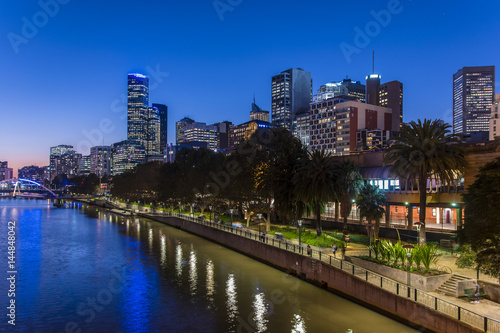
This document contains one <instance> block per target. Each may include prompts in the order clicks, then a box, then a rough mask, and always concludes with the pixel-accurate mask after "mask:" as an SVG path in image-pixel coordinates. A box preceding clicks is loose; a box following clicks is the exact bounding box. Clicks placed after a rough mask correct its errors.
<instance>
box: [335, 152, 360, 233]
mask: <svg viewBox="0 0 500 333" xmlns="http://www.w3.org/2000/svg"><path fill="white" fill-rule="evenodd" d="M335 176H336V182H335V192H336V193H337V201H338V202H340V215H341V216H342V217H343V218H344V228H343V234H344V236H342V239H344V237H345V235H347V218H348V217H349V214H351V210H352V200H354V198H356V194H357V193H358V191H359V189H360V187H361V185H362V184H363V177H361V174H360V173H359V169H358V168H357V167H356V166H355V165H354V163H353V162H351V161H345V162H342V163H340V164H337V165H336V167H335Z"/></svg>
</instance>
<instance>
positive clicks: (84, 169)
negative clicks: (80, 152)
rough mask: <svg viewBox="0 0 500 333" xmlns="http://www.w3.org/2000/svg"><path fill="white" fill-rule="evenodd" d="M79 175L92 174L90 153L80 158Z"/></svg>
mask: <svg viewBox="0 0 500 333" xmlns="http://www.w3.org/2000/svg"><path fill="white" fill-rule="evenodd" d="M78 175H79V176H88V175H90V155H86V156H82V159H81V160H80V168H79V169H78Z"/></svg>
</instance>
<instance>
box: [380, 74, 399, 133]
mask: <svg viewBox="0 0 500 333" xmlns="http://www.w3.org/2000/svg"><path fill="white" fill-rule="evenodd" d="M378 105H379V106H383V107H386V108H390V109H392V130H393V131H399V129H400V128H401V126H402V125H403V84H402V83H401V82H399V81H390V82H386V83H382V84H381V85H380V87H379V104H378Z"/></svg>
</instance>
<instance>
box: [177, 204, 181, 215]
mask: <svg viewBox="0 0 500 333" xmlns="http://www.w3.org/2000/svg"><path fill="white" fill-rule="evenodd" d="M177 203H178V204H179V215H181V202H180V201H178V202H177Z"/></svg>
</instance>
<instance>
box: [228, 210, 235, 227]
mask: <svg viewBox="0 0 500 333" xmlns="http://www.w3.org/2000/svg"><path fill="white" fill-rule="evenodd" d="M233 211H234V209H232V208H231V209H230V210H229V213H231V225H233Z"/></svg>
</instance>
